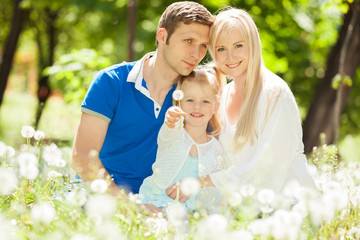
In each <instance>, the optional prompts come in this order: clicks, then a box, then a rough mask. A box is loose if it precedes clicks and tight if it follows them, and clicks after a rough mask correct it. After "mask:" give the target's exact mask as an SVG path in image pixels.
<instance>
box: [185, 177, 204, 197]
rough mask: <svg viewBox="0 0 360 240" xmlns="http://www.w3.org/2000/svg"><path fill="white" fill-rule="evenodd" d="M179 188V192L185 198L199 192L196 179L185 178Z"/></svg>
mask: <svg viewBox="0 0 360 240" xmlns="http://www.w3.org/2000/svg"><path fill="white" fill-rule="evenodd" d="M180 188H181V192H183V193H184V194H185V195H186V196H191V195H193V194H196V193H197V192H198V191H199V190H200V182H199V181H198V180H197V179H196V178H191V177H189V178H185V179H184V180H183V181H181V185H180Z"/></svg>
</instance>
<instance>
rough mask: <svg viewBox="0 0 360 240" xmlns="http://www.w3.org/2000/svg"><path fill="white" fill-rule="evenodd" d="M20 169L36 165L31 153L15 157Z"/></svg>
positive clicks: (33, 155)
mask: <svg viewBox="0 0 360 240" xmlns="http://www.w3.org/2000/svg"><path fill="white" fill-rule="evenodd" d="M17 159H18V162H19V165H20V167H26V166H29V165H37V162H38V160H37V157H36V156H35V154H33V153H29V152H23V153H20V155H19V156H18V157H17Z"/></svg>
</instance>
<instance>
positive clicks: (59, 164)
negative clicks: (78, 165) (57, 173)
mask: <svg viewBox="0 0 360 240" xmlns="http://www.w3.org/2000/svg"><path fill="white" fill-rule="evenodd" d="M54 164H55V167H58V168H63V167H65V166H66V162H65V160H64V159H61V158H59V159H57V160H56V161H54Z"/></svg>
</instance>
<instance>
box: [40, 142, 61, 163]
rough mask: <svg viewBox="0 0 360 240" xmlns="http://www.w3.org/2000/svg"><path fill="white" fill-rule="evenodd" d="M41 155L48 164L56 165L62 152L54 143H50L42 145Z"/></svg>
mask: <svg viewBox="0 0 360 240" xmlns="http://www.w3.org/2000/svg"><path fill="white" fill-rule="evenodd" d="M42 157H43V158H44V160H45V161H46V162H47V163H48V165H49V166H56V163H57V161H58V159H62V152H61V150H60V149H59V148H58V147H57V146H56V144H54V143H52V144H50V145H49V146H45V147H44V150H43V153H42Z"/></svg>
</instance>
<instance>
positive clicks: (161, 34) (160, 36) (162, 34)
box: [156, 27, 168, 44]
mask: <svg viewBox="0 0 360 240" xmlns="http://www.w3.org/2000/svg"><path fill="white" fill-rule="evenodd" d="M167 36H168V32H167V31H166V29H165V28H163V27H162V28H159V30H158V31H157V34H156V40H157V41H158V42H159V43H160V44H166V39H167Z"/></svg>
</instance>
